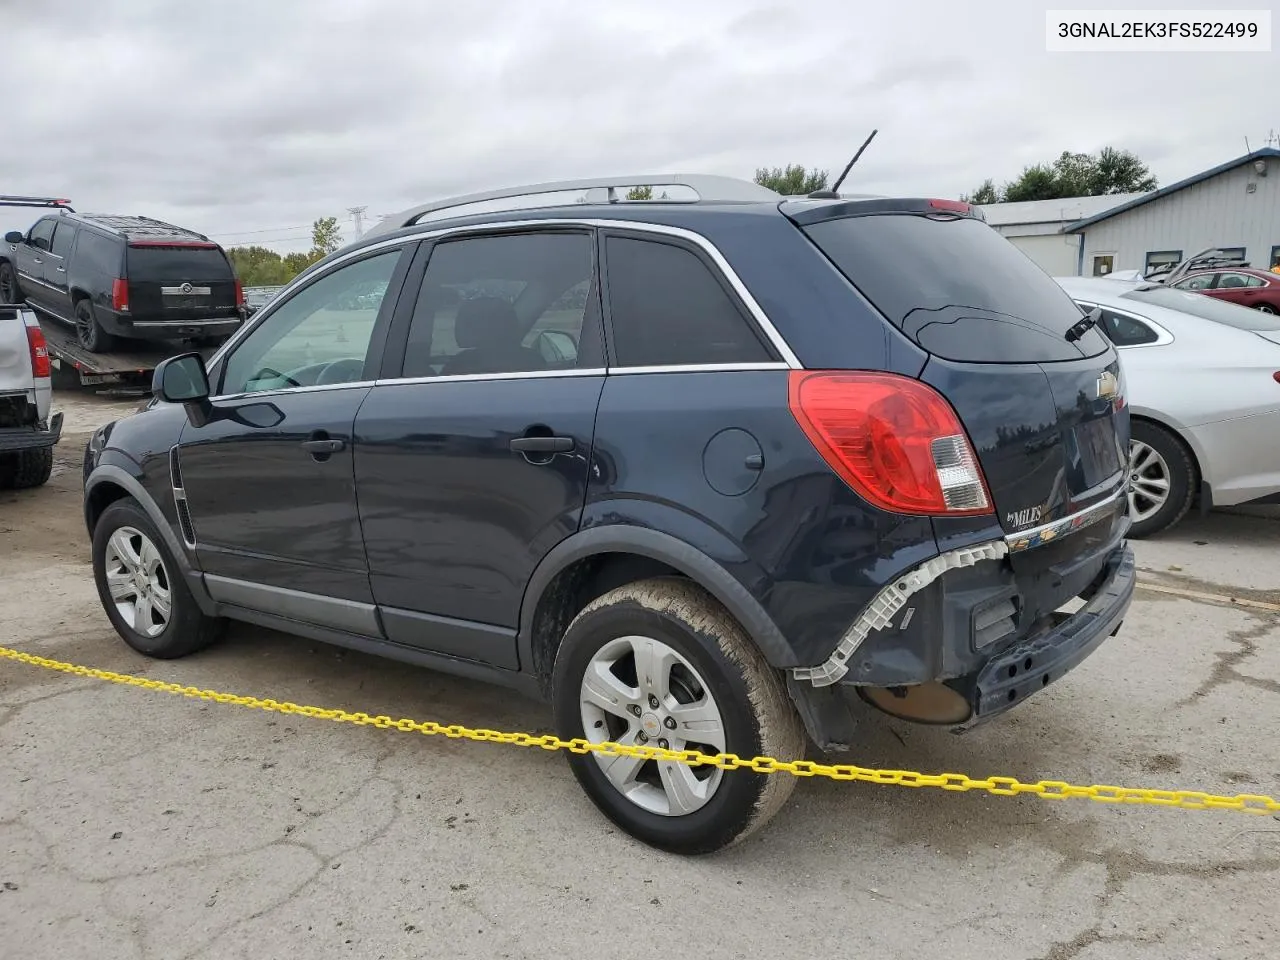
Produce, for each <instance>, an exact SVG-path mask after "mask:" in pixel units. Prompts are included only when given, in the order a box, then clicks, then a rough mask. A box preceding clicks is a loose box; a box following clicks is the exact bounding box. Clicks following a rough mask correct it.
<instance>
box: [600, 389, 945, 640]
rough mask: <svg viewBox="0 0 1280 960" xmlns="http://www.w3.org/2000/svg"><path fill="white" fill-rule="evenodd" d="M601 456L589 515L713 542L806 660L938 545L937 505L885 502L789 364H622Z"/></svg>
mask: <svg viewBox="0 0 1280 960" xmlns="http://www.w3.org/2000/svg"><path fill="white" fill-rule="evenodd" d="M757 452H758V454H759V455H760V456H761V457H762V459H763V467H762V469H760V470H758V471H752V470H750V469H748V468H746V466H745V459H746V457H747V456H750V455H752V454H754V453H757ZM593 461H594V462H593V468H592V474H591V481H590V484H589V486H588V490H587V503H586V508H585V511H584V514H583V524H582V525H583V528H584V529H586V528H591V527H593V526H597V525H602V524H634V525H639V526H644V527H649V528H652V529H657V530H660V531H662V532H664V533H667V534H670V535H671V536H673V537H676V538H677V539H679V540H682V541H684V542H685V543H688V544H689V545H690V546H692V547H695V548H696V549H699V550H701V551H702V552H704V553H706V554H707V555H708V556H710V557H711V558H712V559H713V560H715V561H716V562H718V563H719V564H720V565H721V566H722V567H723V568H724V569H725V570H726V571H728V572H729V573H730V575H732V576H733V577H734V578H735V579H736V580H737V581H738V582H739V583H741V584H742V585H743V586H744V587H745V588H746V589H747V590H748V591H750V592H751V593H752V594H753V595H754V596H755V597H756V599H757V600H759V602H760V603H761V605H762V606H763V607H764V609H765V611H766V612H767V613H768V615H769V616H770V618H771V619H772V620H773V622H774V623H775V624H776V625H777V626H778V628H779V630H780V631H781V633H782V635H783V636H784V637H785V638H786V639H787V641H788V642H789V643H790V645H791V646H792V647H793V649H794V650H795V653H796V661H797V662H798V663H801V664H812V663H817V662H820V661H821V660H823V659H825V658H826V657H827V656H828V655H829V653H830V652H831V650H832V649H833V648H834V647H835V645H836V643H837V642H838V640H839V638H840V636H841V635H842V634H843V633H844V631H845V630H846V629H847V628H848V626H849V624H850V623H851V622H852V621H853V619H854V618H855V617H856V616H857V615H858V613H859V612H861V610H862V608H863V607H864V606H865V605H866V604H867V603H868V602H869V601H870V600H871V598H872V597H873V596H874V595H875V593H876V592H877V591H878V590H879V589H880V588H881V587H882V586H883V585H884V584H885V583H887V582H889V581H890V580H891V579H892V578H893V577H894V576H896V575H897V574H899V573H900V572H901V571H902V570H904V569H907V568H910V567H912V566H915V565H916V564H918V563H920V562H922V561H923V560H925V559H928V558H929V557H931V556H933V555H935V554H936V553H937V545H936V543H935V541H934V538H933V530H932V525H931V524H930V522H929V520H928V519H926V518H917V517H902V516H895V515H891V514H887V513H884V512H882V511H879V510H875V509H872V508H871V507H870V506H868V505H867V504H866V503H865V502H864V501H862V500H861V499H860V498H859V497H858V496H857V495H855V494H854V493H853V491H852V490H850V489H849V487H848V486H847V485H845V483H844V482H843V481H842V480H840V479H839V478H838V477H837V476H836V475H835V474H834V473H832V472H831V470H830V469H829V468H828V467H827V466H826V464H825V463H824V462H823V461H822V460H821V458H820V457H819V456H818V454H817V452H816V451H815V450H814V449H813V446H812V444H810V442H809V440H808V438H807V437H806V436H805V435H804V433H803V432H802V431H801V429H800V427H799V426H798V425H797V424H796V422H795V420H794V418H793V417H792V415H791V412H790V410H789V409H788V406H787V372H786V371H784V370H778V371H743V372H733V373H725V372H715V373H661V374H639V375H611V376H609V377H608V378H607V380H606V382H605V388H604V392H603V395H602V397H601V400H600V407H599V412H598V414H597V420H596V435H595V448H594V452H593Z"/></svg>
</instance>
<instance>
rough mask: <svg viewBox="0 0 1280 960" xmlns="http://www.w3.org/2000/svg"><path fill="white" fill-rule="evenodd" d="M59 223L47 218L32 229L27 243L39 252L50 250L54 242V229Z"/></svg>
mask: <svg viewBox="0 0 1280 960" xmlns="http://www.w3.org/2000/svg"><path fill="white" fill-rule="evenodd" d="M56 223H57V221H56V220H51V219H49V218H47V217H46V218H45V219H44V220H41V221H40V222H39V223H37V224H36V225H35V226H34V227H32V228H31V234H30V236H28V238H27V242H28V243H29V244H31V246H33V247H35V248H36V249H37V250H48V249H49V244H50V242H51V241H52V240H53V228H54V225H55V224H56Z"/></svg>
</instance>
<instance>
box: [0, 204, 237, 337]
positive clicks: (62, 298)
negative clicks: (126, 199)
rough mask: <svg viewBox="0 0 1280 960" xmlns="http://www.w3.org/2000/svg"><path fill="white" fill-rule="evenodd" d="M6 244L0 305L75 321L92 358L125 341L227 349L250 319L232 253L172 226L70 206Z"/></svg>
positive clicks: (0, 261)
mask: <svg viewBox="0 0 1280 960" xmlns="http://www.w3.org/2000/svg"><path fill="white" fill-rule="evenodd" d="M4 240H5V246H4V247H3V248H0V302H13V303H21V302H22V301H24V300H25V301H26V302H27V303H29V304H30V305H31V306H32V307H33V308H35V309H36V310H38V311H40V312H41V313H46V314H49V315H50V316H52V317H55V318H57V319H59V320H62V321H63V322H65V323H70V324H74V325H75V328H76V336H77V338H78V339H79V341H80V345H81V346H82V347H84V348H85V349H86V350H89V351H91V352H93V353H108V352H110V350H111V349H112V347H113V346H114V345H115V338H116V337H128V338H131V339H137V340H195V341H197V342H200V343H202V344H209V343H218V342H221V341H223V340H225V339H226V338H227V337H228V336H230V335H231V334H232V333H234V332H235V331H236V329H237V328H238V327H239V326H240V324H241V323H242V322H243V320H244V317H245V312H244V292H243V288H242V287H241V285H240V281H239V280H238V279H237V278H236V274H235V270H234V269H233V268H232V266H231V261H230V260H229V259H228V258H227V255H226V252H225V251H224V250H223V249H222V247H220V246H219V245H218V244H216V243H214V242H213V241H211V240H210V239H209V238H208V237H206V236H204V235H203V234H199V233H194V232H192V231H190V230H186V229H184V228H182V227H175V226H174V225H173V224H170V223H164V222H162V221H160V220H153V219H151V218H150V217H132V216H130V217H126V216H107V215H95V214H83V213H74V212H71V211H70V210H67V209H64V210H63V211H62V212H61V213H60V214H56V215H50V216H45V217H41V218H40V219H39V220H37V221H36V223H35V224H34V225H33V226H32V227H31V229H30V230H28V231H27V232H26V234H22V233H19V232H17V231H16V230H15V231H11V232H10V233H8V234H6V235H5V238H4Z"/></svg>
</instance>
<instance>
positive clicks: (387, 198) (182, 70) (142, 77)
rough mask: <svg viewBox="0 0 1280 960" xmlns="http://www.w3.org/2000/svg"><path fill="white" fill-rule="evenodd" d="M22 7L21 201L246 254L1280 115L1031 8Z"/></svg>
mask: <svg viewBox="0 0 1280 960" xmlns="http://www.w3.org/2000/svg"><path fill="white" fill-rule="evenodd" d="M1202 5H1203V4H1202ZM5 6H6V8H5V10H4V12H3V18H4V21H3V22H4V26H3V29H4V33H5V38H6V42H5V43H4V45H3V57H4V63H5V73H6V76H7V77H9V78H10V84H9V87H8V89H9V96H7V97H6V108H5V112H4V133H5V141H6V143H7V144H9V146H8V147H7V150H6V157H5V164H4V165H3V173H0V176H2V177H3V178H4V179H3V182H0V189H2V190H4V191H5V192H11V193H39V194H59V195H66V196H70V197H71V198H72V199H73V200H74V201H75V202H76V204H77V205H78V206H79V207H81V208H84V209H89V208H92V209H98V210H110V211H119V212H145V213H148V214H151V215H154V216H161V217H167V218H169V219H173V220H176V221H178V222H180V223H183V224H187V225H190V226H193V227H195V228H196V229H200V230H204V231H205V232H208V233H210V234H213V235H216V236H218V237H219V238H220V239H222V240H223V241H224V242H227V243H236V242H250V241H252V240H258V241H265V242H271V243H276V242H280V241H283V240H284V239H285V238H292V237H298V236H304V235H305V234H306V230H305V229H303V230H299V229H298V225H300V224H306V223H309V222H310V221H311V220H312V219H314V218H315V217H317V216H322V215H327V214H342V212H343V211H344V209H345V208H346V207H348V206H352V205H355V204H365V205H368V206H369V213H370V215H374V214H377V213H385V212H391V211H393V210H396V209H398V208H400V207H404V206H409V205H411V204H413V203H417V202H423V201H425V200H429V199H432V198H435V197H439V196H444V195H448V194H451V193H464V192H470V191H474V190H483V189H488V188H492V187H495V186H499V185H503V184H511V183H522V182H536V181H539V180H548V179H562V178H570V177H578V176H589V175H594V174H602V173H616V172H623V173H631V172H644V171H646V170H653V171H658V172H661V171H673V170H675V171H678V172H708V173H722V174H730V175H737V176H743V177H749V176H751V175H752V173H753V172H754V171H755V169H756V168H757V167H760V166H780V165H784V164H787V163H793V162H794V163H803V164H806V165H809V166H820V167H825V168H828V169H831V170H832V172H833V173H834V172H836V171H838V170H839V169H840V168H842V167H843V165H844V164H845V163H846V162H847V160H848V158H849V157H850V156H851V155H852V152H853V151H854V150H855V149H856V148H857V146H858V144H860V143H861V141H862V139H863V138H864V137H865V136H866V134H867V133H868V132H869V131H870V130H871V129H872V128H873V127H875V128H879V130H880V134H879V136H878V137H877V139H876V141H875V143H873V144H872V146H871V147H870V148H869V150H868V151H867V153H866V154H865V155H864V157H863V159H862V160H861V161H859V164H858V166H857V167H856V168H855V170H854V172H853V173H852V174H851V175H850V178H849V180H848V181H847V184H846V186H847V189H850V190H858V191H868V192H883V193H907V194H915V195H919V194H932V193H937V194H942V195H946V196H956V195H958V194H960V193H962V192H964V191H966V190H969V189H971V188H972V187H974V186H976V185H977V184H978V183H979V182H981V181H982V180H983V179H985V178H986V177H992V178H994V179H995V180H996V181H997V182H999V181H1002V180H1007V179H1010V178H1012V177H1014V176H1016V175H1017V173H1018V172H1019V171H1020V170H1021V168H1022V167H1023V166H1025V165H1027V164H1030V163H1034V162H1037V161H1041V160H1047V159H1052V158H1053V157H1055V156H1057V155H1058V154H1059V153H1061V152H1062V151H1063V150H1083V151H1094V150H1097V149H1099V148H1100V147H1102V146H1104V145H1108V144H1111V145H1115V146H1119V147H1124V148H1128V149H1133V150H1135V151H1137V152H1138V153H1139V154H1140V155H1141V156H1143V157H1144V159H1146V160H1147V161H1148V162H1149V163H1151V164H1152V166H1153V169H1154V170H1155V172H1156V174H1157V175H1158V176H1159V177H1160V179H1161V181H1162V182H1166V183H1167V182H1172V181H1173V180H1176V179H1178V178H1180V177H1183V176H1187V175H1189V174H1191V173H1194V172H1196V171H1197V170H1201V169H1204V168H1206V167H1209V166H1212V165H1214V164H1216V163H1219V162H1221V161H1223V160H1225V159H1227V158H1229V157H1232V156H1235V155H1237V154H1239V153H1242V152H1243V150H1244V139H1243V138H1244V136H1245V135H1251V136H1252V137H1253V139H1254V142H1255V145H1256V143H1257V142H1259V141H1260V140H1261V138H1262V137H1263V136H1264V135H1265V133H1266V132H1267V130H1268V129H1269V126H1270V125H1271V124H1273V123H1274V120H1273V118H1270V117H1269V116H1268V115H1267V109H1268V108H1267V104H1266V100H1265V97H1264V98H1261V99H1259V98H1256V97H1254V98H1251V97H1248V96H1241V95H1240V91H1242V90H1243V91H1247V90H1263V89H1269V85H1270V83H1271V81H1272V80H1273V79H1274V77H1275V75H1276V58H1275V55H1247V56H1246V55H1236V56H1234V57H1232V59H1231V60H1230V61H1228V60H1227V56H1226V55H1206V54H1180V55H1179V54H1173V55H1132V54H1131V55H1123V54H1115V55H1108V54H1090V55H1070V54H1049V53H1046V52H1045V50H1044V13H1043V8H1041V7H1038V6H1035V5H1031V4H1027V3H1025V2H1015V0H1001V2H992V3H988V4H984V5H983V6H981V7H975V6H974V5H961V4H953V3H944V2H940V0H928V2H924V0H919V2H907V3H898V4H893V5H886V6H880V5H877V6H875V7H871V6H863V5H850V4H845V3H839V2H834V0H831V2H826V0H811V2H809V3H807V4H805V5H803V6H797V5H793V4H784V3H779V2H752V0H738V2H717V0H700V2H688V0H685V2H681V3H676V2H670V0H649V2H645V3H639V2H628V0H611V2H609V3H597V4H589V3H586V2H571V0H538V2H536V3H517V2H514V0H510V2H496V0H469V2H468V3H465V4H446V3H439V2H432V3H426V2H418V3H414V2H410V0H255V2H249V0H219V2H218V3H205V4H197V3H182V4H175V3H173V2H172V0H94V2H92V3H90V2H86V0H46V2H42V3H16V4H7V5H5ZM179 9H180V12H177V11H178V10H179ZM14 78H24V81H25V82H24V83H22V84H15V82H14ZM28 82H29V83H28ZM24 89H25V91H26V93H25V95H24V94H23V93H22V91H23V90H24ZM1190 118H1194V121H1192V120H1191V119H1190ZM13 215H14V214H13V212H9V213H8V214H6V218H5V221H4V222H5V223H6V224H9V223H10V222H11V220H12V217H13ZM19 219H20V220H22V219H26V220H29V219H30V218H29V217H26V216H25V215H20V216H19ZM304 245H305V240H304V239H300V240H296V241H293V240H288V241H286V242H283V243H282V246H283V247H284V248H290V247H298V246H304Z"/></svg>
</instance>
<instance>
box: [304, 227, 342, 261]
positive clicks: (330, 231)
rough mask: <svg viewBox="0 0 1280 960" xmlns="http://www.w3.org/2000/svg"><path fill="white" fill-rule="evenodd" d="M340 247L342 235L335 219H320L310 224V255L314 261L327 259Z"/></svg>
mask: <svg viewBox="0 0 1280 960" xmlns="http://www.w3.org/2000/svg"><path fill="white" fill-rule="evenodd" d="M340 246H342V233H341V232H340V231H339V230H338V218H337V217H321V218H320V219H318V220H316V222H315V223H313V224H311V253H312V255H313V256H315V259H316V260H320V259H321V258H323V257H327V256H328V255H329V254H331V253H333V251H335V250H337V249H338V248H339V247H340Z"/></svg>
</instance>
